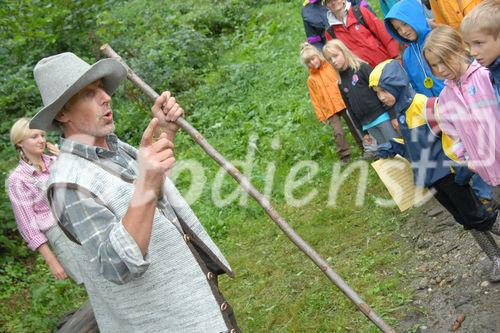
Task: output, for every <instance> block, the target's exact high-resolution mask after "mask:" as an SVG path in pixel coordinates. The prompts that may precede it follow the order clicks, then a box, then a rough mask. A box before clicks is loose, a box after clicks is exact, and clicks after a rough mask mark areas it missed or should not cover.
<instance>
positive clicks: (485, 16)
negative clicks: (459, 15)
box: [460, 0, 500, 40]
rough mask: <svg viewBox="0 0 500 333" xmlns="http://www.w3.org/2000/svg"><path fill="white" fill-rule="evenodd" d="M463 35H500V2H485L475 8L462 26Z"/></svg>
mask: <svg viewBox="0 0 500 333" xmlns="http://www.w3.org/2000/svg"><path fill="white" fill-rule="evenodd" d="M460 30H461V31H462V33H464V34H467V33H468V32H472V31H479V32H481V33H483V34H487V35H490V36H493V38H495V40H496V39H497V37H498V35H499V34H500V0H485V1H482V2H481V3H480V4H478V5H477V6H476V7H474V8H473V9H472V10H471V11H470V12H469V13H468V14H467V15H466V16H465V17H464V19H463V20H462V23H461V24H460Z"/></svg>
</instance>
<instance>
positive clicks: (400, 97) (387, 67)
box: [369, 59, 415, 114]
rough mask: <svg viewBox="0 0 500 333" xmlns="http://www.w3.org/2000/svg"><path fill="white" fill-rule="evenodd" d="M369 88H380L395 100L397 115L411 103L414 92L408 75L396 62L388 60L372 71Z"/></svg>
mask: <svg viewBox="0 0 500 333" xmlns="http://www.w3.org/2000/svg"><path fill="white" fill-rule="evenodd" d="M369 85H370V87H372V88H373V87H380V88H382V89H384V90H386V91H387V92H389V93H390V94H391V95H393V96H394V98H396V104H395V105H394V110H395V111H396V113H397V114H399V113H400V112H403V111H405V110H406V109H407V108H408V107H409V106H410V104H411V103H412V101H413V97H414V96H415V90H413V88H412V86H411V85H410V82H409V80H408V75H407V74H406V72H405V70H404V69H403V67H401V65H400V64H399V62H398V61H396V60H393V59H389V60H386V61H384V62H382V63H380V64H378V65H377V66H375V68H374V69H373V71H372V73H371V74H370V82H369Z"/></svg>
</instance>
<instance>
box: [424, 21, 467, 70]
mask: <svg viewBox="0 0 500 333" xmlns="http://www.w3.org/2000/svg"><path fill="white" fill-rule="evenodd" d="M422 53H423V54H424V58H425V59H426V60H427V54H428V53H432V54H433V55H435V56H436V57H438V58H439V59H440V60H441V61H442V62H443V64H444V65H445V66H446V67H447V68H448V69H449V70H450V71H451V72H452V73H453V74H454V75H455V76H456V77H460V76H462V75H463V73H460V68H456V66H453V65H454V64H453V63H452V61H451V59H457V58H458V59H459V60H461V61H464V62H467V63H470V62H471V60H470V59H471V56H470V54H469V51H468V49H467V45H466V44H465V42H464V40H463V38H462V35H461V34H460V32H458V31H457V30H455V29H453V28H452V27H449V26H447V25H441V26H439V27H437V28H435V29H434V30H432V31H431V32H430V33H429V35H427V38H426V39H425V42H424V47H423V49H422Z"/></svg>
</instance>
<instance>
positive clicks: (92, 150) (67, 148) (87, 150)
mask: <svg viewBox="0 0 500 333" xmlns="http://www.w3.org/2000/svg"><path fill="white" fill-rule="evenodd" d="M106 142H107V144H108V147H109V150H107V149H104V148H101V147H96V146H89V145H86V144H83V143H78V142H76V141H73V140H70V139H66V138H64V137H61V141H60V144H61V152H64V153H68V154H74V155H77V156H80V157H83V158H85V159H87V160H90V161H97V160H99V158H106V157H109V156H111V155H115V154H116V153H117V151H118V137H117V136H116V135H115V134H113V133H112V134H108V135H107V136H106Z"/></svg>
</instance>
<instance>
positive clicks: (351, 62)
mask: <svg viewBox="0 0 500 333" xmlns="http://www.w3.org/2000/svg"><path fill="white" fill-rule="evenodd" d="M334 50H336V51H340V52H342V54H343V55H344V59H345V62H346V64H347V67H349V68H351V69H352V70H353V71H355V72H357V71H359V69H360V68H361V64H362V63H364V61H363V60H361V59H359V57H358V56H357V55H355V54H354V53H352V51H351V50H349V48H348V47H347V46H346V45H345V44H344V42H342V41H341V40H339V39H332V40H331V41H329V42H328V43H326V44H325V46H323V56H324V57H325V59H326V61H328V63H329V64H330V65H332V63H331V62H330V58H331V56H332V53H333V51H334ZM332 67H333V65H332ZM335 70H336V69H335ZM336 71H337V77H338V80H339V83H340V82H341V81H340V74H339V73H338V70H336Z"/></svg>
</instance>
